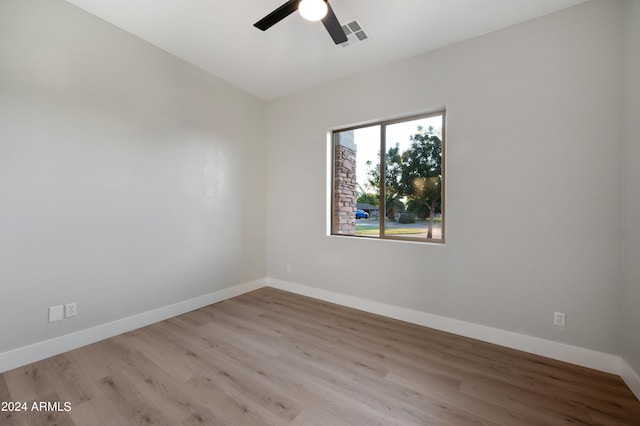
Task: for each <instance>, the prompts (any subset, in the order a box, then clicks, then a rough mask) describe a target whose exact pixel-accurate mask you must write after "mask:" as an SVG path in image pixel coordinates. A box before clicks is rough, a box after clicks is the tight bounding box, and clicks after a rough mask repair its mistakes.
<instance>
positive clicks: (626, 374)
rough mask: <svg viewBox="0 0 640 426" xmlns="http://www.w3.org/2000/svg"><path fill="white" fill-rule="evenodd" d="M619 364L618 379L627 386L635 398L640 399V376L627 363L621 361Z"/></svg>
mask: <svg viewBox="0 0 640 426" xmlns="http://www.w3.org/2000/svg"><path fill="white" fill-rule="evenodd" d="M620 364H621V368H620V377H622V380H624V382H625V383H626V384H627V386H629V389H631V392H633V394H634V395H635V396H636V398H638V399H640V375H638V373H637V372H636V371H635V370H634V369H633V368H631V366H630V365H629V364H628V363H627V361H625V360H623V359H621V360H620Z"/></svg>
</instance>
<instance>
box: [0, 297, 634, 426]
mask: <svg viewBox="0 0 640 426" xmlns="http://www.w3.org/2000/svg"><path fill="white" fill-rule="evenodd" d="M0 401H24V402H27V403H28V404H32V403H34V402H35V403H40V402H43V401H49V402H51V403H52V404H54V405H50V406H49V408H55V407H56V405H55V404H56V403H57V404H60V405H59V406H62V404H64V403H68V404H70V407H71V410H70V411H66V410H43V411H27V412H2V413H0V424H2V426H5V425H7V426H27V425H53V424H57V425H67V426H71V425H77V426H84V425H90V426H94V425H109V426H114V425H115V426H118V425H140V424H145V425H146V424H156V425H185V426H187V425H274V426H275V425H295V426H300V425H323V426H324V425H336V426H340V425H363V426H372V425H452V426H458V425H503V426H518V425H529V426H534V425H564V424H571V425H576V424H579V425H612V426H615V425H625V426H633V425H638V426H640V401H638V400H637V399H636V398H635V397H634V395H633V394H632V393H631V391H630V390H629V389H628V388H627V387H626V385H625V384H624V382H623V381H622V380H621V379H620V377H618V376H614V375H611V374H606V373H602V372H598V371H594V370H590V369H588V368H583V367H579V366H575V365H571V364H566V363H562V362H558V361H554V360H550V359H548V358H543V357H539V356H535V355H531V354H527V353H524V352H519V351H515V350H511V349H508V348H504V347H500V346H496V345H491V344H488V343H485V342H480V341H477V340H473V339H468V338H464V337H460V336H455V335H452V334H448V333H444V332H441V331H437V330H432V329H429V328H425V327H420V326H417V325H415V324H408V323H405V322H402V321H398V320H394V319H389V318H385V317H381V316H378V315H374V314H370V313H366V312H362V311H357V310H354V309H349V308H345V307H342V306H338V305H335V304H331V303H328V302H323V301H319V300H316V299H311V298H307V297H302V296H298V295H295V294H292V293H287V292H284V291H281V290H276V289H272V288H262V289H260V290H256V291H253V292H251V293H247V294H244V295H242V296H239V297H236V298H233V299H230V300H227V301H224V302H221V303H218V304H215V305H211V306H207V307H205V308H202V309H199V310H197V311H193V312H190V313H187V314H184V315H180V316H178V317H175V318H172V319H170V320H167V321H163V322H160V323H157V324H154V325H151V326H148V327H144V328H141V329H138V330H135V331H132V332H129V333H125V334H123V335H120V336H116V337H114V338H112V339H107V340H105V341H102V342H98V343H95V344H93V345H89V346H86V347H83V348H79V349H76V350H73V351H70V352H67V353H65V354H61V355H58V356H56V357H52V358H49V359H46V360H43V361H39V362H36V363H33V364H30V365H26V366H24V367H20V368H17V369H15V370H12V371H8V372H5V373H3V374H0Z"/></svg>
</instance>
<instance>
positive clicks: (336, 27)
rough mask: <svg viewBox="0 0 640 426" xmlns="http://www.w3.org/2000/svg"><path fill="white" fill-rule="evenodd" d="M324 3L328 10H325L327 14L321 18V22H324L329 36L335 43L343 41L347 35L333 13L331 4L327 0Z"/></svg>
mask: <svg viewBox="0 0 640 426" xmlns="http://www.w3.org/2000/svg"><path fill="white" fill-rule="evenodd" d="M325 1H326V0H325ZM326 3H327V6H328V8H329V10H328V11H327V16H325V17H324V18H322V23H323V24H324V27H325V28H326V29H327V31H329V35H330V36H331V38H332V39H333V41H334V43H335V44H340V43H344V42H345V41H347V36H346V34H345V33H344V30H343V29H342V25H340V22H339V21H338V18H337V17H336V14H335V13H333V9H331V5H330V4H329V2H328V1H327V2H326Z"/></svg>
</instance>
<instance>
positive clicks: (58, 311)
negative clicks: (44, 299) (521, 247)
mask: <svg viewBox="0 0 640 426" xmlns="http://www.w3.org/2000/svg"><path fill="white" fill-rule="evenodd" d="M62 318H63V308H62V305H57V306H49V322H56V321H62Z"/></svg>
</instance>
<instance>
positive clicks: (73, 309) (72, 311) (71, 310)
mask: <svg viewBox="0 0 640 426" xmlns="http://www.w3.org/2000/svg"><path fill="white" fill-rule="evenodd" d="M77 314H78V305H77V304H76V302H73V303H67V304H66V305H64V317H65V318H71V317H75V316H76V315H77Z"/></svg>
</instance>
